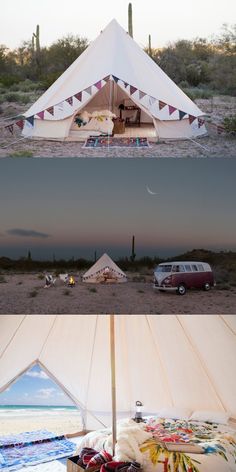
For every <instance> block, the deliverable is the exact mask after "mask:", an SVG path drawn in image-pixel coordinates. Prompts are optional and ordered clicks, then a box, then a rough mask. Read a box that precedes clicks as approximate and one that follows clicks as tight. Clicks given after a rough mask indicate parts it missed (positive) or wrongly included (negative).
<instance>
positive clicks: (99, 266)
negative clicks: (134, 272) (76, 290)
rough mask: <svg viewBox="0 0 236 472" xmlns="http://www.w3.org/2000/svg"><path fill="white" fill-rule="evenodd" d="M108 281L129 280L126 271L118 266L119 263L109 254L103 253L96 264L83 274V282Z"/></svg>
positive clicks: (120, 281)
mask: <svg viewBox="0 0 236 472" xmlns="http://www.w3.org/2000/svg"><path fill="white" fill-rule="evenodd" d="M104 276H105V279H107V282H109V281H110V282H117V283H122V282H127V277H126V275H125V273H124V272H123V271H122V270H121V269H120V268H119V267H118V265H117V264H115V262H114V261H113V260H112V259H111V258H110V257H109V256H108V255H107V254H103V255H102V256H101V257H100V259H98V260H97V261H96V262H95V264H94V265H93V266H92V267H90V269H89V270H88V271H87V272H86V273H85V274H84V275H83V278H82V280H83V282H87V283H99V282H103V281H105V279H104Z"/></svg>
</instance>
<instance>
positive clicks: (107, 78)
mask: <svg viewBox="0 0 236 472" xmlns="http://www.w3.org/2000/svg"><path fill="white" fill-rule="evenodd" d="M110 77H111V76H110V75H107V76H106V77H104V79H103V80H105V82H108V81H109V80H110Z"/></svg>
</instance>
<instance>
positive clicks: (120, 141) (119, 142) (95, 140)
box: [84, 136, 149, 148]
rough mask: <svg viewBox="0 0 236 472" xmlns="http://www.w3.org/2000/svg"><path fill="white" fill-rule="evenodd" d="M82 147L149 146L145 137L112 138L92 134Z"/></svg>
mask: <svg viewBox="0 0 236 472" xmlns="http://www.w3.org/2000/svg"><path fill="white" fill-rule="evenodd" d="M84 147H86V148H107V147H128V148H143V147H149V142H148V140H147V138H112V137H103V136H97V137H96V136H92V137H90V138H88V139H87V140H86V141H85V143H84Z"/></svg>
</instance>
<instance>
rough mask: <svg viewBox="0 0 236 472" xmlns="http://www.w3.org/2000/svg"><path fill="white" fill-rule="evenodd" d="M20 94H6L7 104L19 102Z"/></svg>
mask: <svg viewBox="0 0 236 472" xmlns="http://www.w3.org/2000/svg"><path fill="white" fill-rule="evenodd" d="M19 97H20V95H19V92H8V93H6V94H5V100H6V101H7V102H19Z"/></svg>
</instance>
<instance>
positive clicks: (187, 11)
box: [0, 0, 236, 48]
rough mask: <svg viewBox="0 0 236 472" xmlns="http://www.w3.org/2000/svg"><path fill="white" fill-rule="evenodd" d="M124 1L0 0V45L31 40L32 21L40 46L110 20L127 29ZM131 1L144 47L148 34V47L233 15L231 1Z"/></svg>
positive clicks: (90, 32) (203, 31) (213, 28)
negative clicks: (39, 31) (39, 39)
mask: <svg viewBox="0 0 236 472" xmlns="http://www.w3.org/2000/svg"><path fill="white" fill-rule="evenodd" d="M128 3H129V1H128V0H119V1H117V0H100V1H99V2H95V1H94V0H86V1H84V2H81V1H78V0H67V1H66V2H58V0H40V2H36V1H32V0H21V1H19V0H11V1H9V2H3V0H2V8H1V15H0V44H5V45H6V46H8V47H10V48H14V47H17V46H20V44H21V42H22V41H23V40H29V39H31V37H32V33H33V31H35V27H36V24H39V25H40V28H41V44H42V46H47V45H49V44H51V43H52V42H54V41H56V40H57V39H58V38H61V37H62V36H66V35H67V34H74V35H77V34H79V35H80V36H85V37H87V38H88V39H89V40H93V39H95V38H96V36H97V35H98V34H99V33H100V31H101V29H104V27H105V26H106V25H107V23H108V22H109V21H111V20H112V19H113V18H116V19H117V20H118V22H119V23H120V24H121V25H122V26H123V27H124V28H125V29H127V9H128ZM3 4H4V7H3ZM132 5H133V24H134V39H135V40H136V41H137V42H138V43H139V44H140V45H141V46H146V45H147V43H148V35H149V34H151V35H152V43H153V47H162V46H163V45H166V44H167V43H168V42H171V41H174V40H177V39H183V38H184V39H192V38H195V37H209V36H211V35H215V34H219V33H220V29H221V26H222V24H223V23H229V24H231V23H232V21H233V19H234V18H235V15H236V3H235V0H224V2H221V1H219V0H218V1H216V0H207V1H206V0H198V1H196V0H178V2H177V1H173V0H165V1H164V2H158V1H157V0H146V1H145V2H143V1H141V0H133V1H132Z"/></svg>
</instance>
